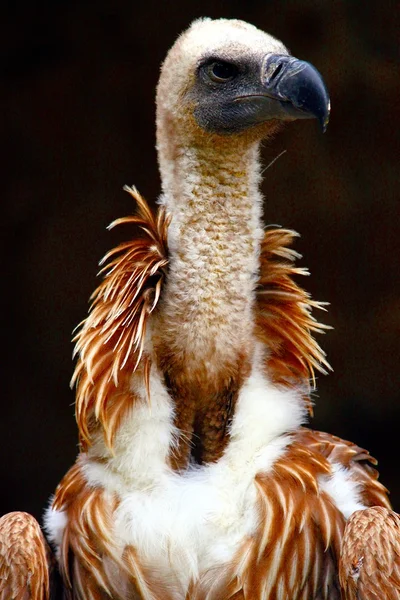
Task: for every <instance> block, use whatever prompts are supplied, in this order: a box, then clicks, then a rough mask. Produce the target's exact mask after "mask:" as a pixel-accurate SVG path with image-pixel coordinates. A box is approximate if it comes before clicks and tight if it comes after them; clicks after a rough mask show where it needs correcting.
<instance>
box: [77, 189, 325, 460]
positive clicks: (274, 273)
mask: <svg viewBox="0 0 400 600" xmlns="http://www.w3.org/2000/svg"><path fill="white" fill-rule="evenodd" d="M125 189H126V190H127V191H129V193H130V194H131V195H132V197H133V198H134V199H135V200H136V202H137V204H138V214H137V216H130V217H125V218H122V219H118V220H116V221H114V223H112V225H111V226H110V227H114V226H115V225H120V224H132V225H137V226H139V227H140V229H142V231H143V232H144V234H145V235H144V236H142V237H140V238H136V239H134V240H132V241H129V242H126V243H123V244H121V245H120V246H118V247H117V248H115V249H114V250H111V251H110V252H109V253H108V254H107V255H106V256H105V258H104V259H103V261H102V264H103V263H105V262H106V261H109V262H108V264H107V266H105V267H103V269H102V270H101V273H104V274H105V275H104V280H103V282H102V283H101V284H100V286H99V287H98V288H97V290H96V291H95V292H94V294H93V296H92V304H91V308H90V312H89V315H88V317H87V318H86V320H85V321H84V322H83V324H82V327H81V329H80V330H79V332H78V334H77V335H76V337H75V338H74V339H75V341H76V347H75V353H76V354H77V355H78V356H79V359H78V362H77V366H76V369H75V373H74V376H73V378H72V383H75V382H76V383H77V398H76V419H77V423H78V427H79V433H80V441H81V446H82V449H83V450H85V449H86V448H87V447H88V445H90V443H91V436H92V433H93V431H94V430H96V428H97V427H98V426H99V425H100V426H101V427H102V429H103V431H104V436H105V441H106V444H107V446H108V447H109V448H112V444H113V439H114V436H115V433H116V431H117V430H118V427H119V424H120V423H121V420H122V419H123V417H124V415H125V414H126V411H127V410H128V409H129V407H130V406H131V405H132V402H134V396H133V395H132V393H131V391H130V377H131V375H132V373H133V372H135V370H136V369H137V368H138V367H139V366H140V368H142V369H143V376H144V380H145V384H146V388H147V389H148V379H149V369H150V359H149V357H147V356H144V357H143V345H144V339H145V333H146V325H147V321H148V318H149V316H150V314H151V313H152V311H153V310H154V309H155V307H156V305H157V302H158V300H159V298H160V294H161V289H162V284H163V281H164V278H165V275H166V267H167V264H168V257H167V255H168V250H167V229H168V225H169V222H170V219H169V217H167V216H166V214H165V211H164V208H163V207H160V208H159V209H158V211H157V213H156V214H153V212H152V211H151V209H150V208H149V206H148V205H147V203H146V202H145V200H144V199H143V198H142V197H141V196H140V195H139V193H138V192H137V191H136V189H135V188H125ZM296 235H297V234H296V233H295V232H293V231H288V230H286V229H267V230H266V232H265V237H264V240H263V243H262V251H261V269H260V278H259V286H258V290H257V305H256V324H257V335H258V337H259V338H260V339H261V340H262V341H263V342H264V343H265V345H266V346H267V347H268V349H269V353H268V358H267V369H268V372H269V374H270V376H271V378H272V380H273V381H274V382H275V383H278V384H284V385H298V384H299V383H301V384H303V385H304V386H305V390H306V389H307V384H308V382H309V379H310V378H311V379H312V380H314V373H315V370H316V369H318V370H320V371H322V372H325V371H326V369H329V368H330V367H329V364H328V363H327V361H326V359H325V355H324V353H323V351H322V350H321V348H320V347H319V345H318V344H317V342H316V341H315V339H314V337H313V335H312V334H313V333H321V332H323V331H324V330H325V329H327V327H326V326H325V325H322V324H320V323H318V322H317V321H316V320H315V319H314V317H313V316H312V315H311V310H312V309H313V308H322V304H321V303H318V302H314V301H312V300H311V299H310V297H309V295H308V294H307V292H305V291H304V290H303V289H302V288H300V287H299V286H298V285H297V283H295V281H294V280H293V277H294V276H296V275H305V274H307V271H306V270H305V269H303V268H298V267H295V266H294V261H295V259H296V258H298V256H299V255H298V254H297V253H296V252H295V251H294V250H292V249H291V248H289V247H288V246H289V245H290V244H291V243H292V241H293V239H294V238H295V237H296Z"/></svg>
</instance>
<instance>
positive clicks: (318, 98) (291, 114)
mask: <svg viewBox="0 0 400 600" xmlns="http://www.w3.org/2000/svg"><path fill="white" fill-rule="evenodd" d="M254 91H255V90H253V92H252V93H251V94H249V95H247V96H245V95H243V96H241V97H237V98H236V101H237V102H239V103H241V104H242V103H244V104H247V105H248V110H249V111H251V112H252V114H253V119H255V120H256V122H258V123H260V122H263V121H267V120H270V119H279V120H293V119H312V118H316V119H318V121H319V123H320V126H321V129H322V131H325V130H326V128H327V125H328V121H329V112H330V101H329V96H328V92H327V89H326V87H325V84H324V80H323V79H322V76H321V75H320V73H319V72H318V71H317V69H316V68H315V67H313V65H311V64H310V63H308V62H305V61H303V60H298V59H297V58H294V57H293V56H287V55H284V54H267V56H266V57H265V59H264V62H263V66H262V69H261V85H260V86H259V87H258V90H257V91H256V92H255V93H254ZM250 104H251V108H250V106H249V105H250Z"/></svg>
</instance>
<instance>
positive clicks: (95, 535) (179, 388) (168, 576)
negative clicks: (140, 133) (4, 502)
mask: <svg viewBox="0 0 400 600" xmlns="http://www.w3.org/2000/svg"><path fill="white" fill-rule="evenodd" d="M329 108H330V107H329V98H328V94H327V91H326V88H325V85H324V83H323V80H322V78H321V76H320V74H319V73H318V71H317V70H316V69H315V68H314V67H313V66H312V65H310V64H309V63H307V62H303V61H301V60H298V59H297V58H294V57H293V56H291V55H290V54H289V52H288V50H287V49H286V48H285V46H284V45H283V44H282V43H281V42H280V41H278V40H276V39H274V38H273V37H271V36H270V35H268V34H266V33H264V32H262V31H259V30H258V29H256V28H255V27H253V26H252V25H249V24H247V23H244V22H242V21H237V20H224V19H221V20H209V19H201V20H197V21H195V22H194V23H193V24H192V25H191V26H190V28H189V29H188V30H187V31H186V32H185V33H184V34H183V35H181V36H180V37H179V38H178V40H177V41H176V43H175V44H174V46H173V47H172V49H171V50H170V51H169V53H168V55H167V58H166V60H165V62H164V64H163V66H162V70H161V76H160V81H159V85H158V89H157V150H158V157H159V166H160V172H161V178H162V194H161V196H160V200H159V208H158V211H157V213H156V214H153V212H152V211H151V210H150V208H149V207H148V206H147V204H146V203H145V201H144V200H143V199H142V198H141V196H140V195H139V193H138V192H137V191H136V190H135V189H134V188H127V189H128V191H129V193H130V194H131V195H132V196H133V198H134V199H135V200H136V203H137V207H138V212H137V214H136V215H135V216H131V217H127V218H123V219H119V220H118V221H116V222H115V223H114V224H124V225H125V226H126V225H136V226H139V228H141V230H142V235H141V236H140V237H139V238H137V237H135V238H134V239H133V240H132V241H128V242H127V243H125V244H122V245H121V246H119V247H117V248H116V249H114V250H112V251H111V252H110V253H109V254H108V255H107V256H106V257H105V266H104V267H103V281H102V283H101V284H100V286H99V287H98V289H97V290H96V292H95V293H94V295H93V299H92V300H93V301H92V305H91V309H90V312H89V315H88V317H87V318H86V320H85V321H84V322H83V324H82V326H81V328H80V329H79V332H78V334H77V335H76V354H77V366H76V370H75V375H74V378H73V381H74V383H75V384H76V389H77V396H76V419H77V424H78V428H79V434H80V453H79V456H78V458H77V461H76V464H75V465H74V466H73V467H72V468H71V469H70V471H69V472H68V473H67V474H66V476H65V477H64V479H63V480H62V481H61V483H60V484H59V486H58V488H57V490H56V492H55V495H54V498H53V499H52V502H51V507H50V508H49V509H48V511H47V513H46V517H45V528H46V531H47V535H48V539H49V541H50V543H51V545H52V547H53V549H54V552H55V557H56V559H57V562H58V569H59V572H60V574H61V578H62V581H63V587H64V597H65V598H72V599H73V600H100V599H101V600H106V599H107V598H108V599H110V598H112V599H114V600H127V599H132V600H133V599H135V600H137V599H141V600H189V599H191V600H206V599H207V600H229V599H232V600H233V599H235V600H328V599H329V600H336V599H337V600H339V598H340V597H341V593H342V591H343V594H344V596H343V597H344V598H347V599H355V598H359V599H371V600H372V599H375V600H378V598H379V600H383V599H384V598H385V599H389V598H390V599H391V600H393V599H394V598H400V592H399V590H400V585H399V570H400V556H399V550H400V543H399V518H398V516H397V515H396V514H395V513H393V512H392V511H391V510H390V506H389V503H388V499H387V494H386V490H385V488H384V487H383V486H382V485H381V484H380V483H379V482H378V480H377V473H376V471H375V470H374V468H373V465H374V464H375V461H374V459H373V458H371V457H370V456H369V454H368V452H366V451H365V450H362V449H361V448H359V447H357V446H356V445H354V444H352V443H350V442H346V441H343V440H341V439H339V438H336V437H333V436H332V435H329V434H327V433H320V432H315V431H312V430H311V429H308V428H306V427H305V426H304V425H305V423H306V422H307V417H308V413H309V407H310V401H309V395H310V389H311V388H312V385H313V378H314V370H316V369H317V370H320V371H323V370H327V369H328V368H329V365H328V364H327V362H326V359H325V357H324V353H323V352H322V351H321V349H320V348H319V346H318V344H317V343H316V341H315V340H314V338H313V334H314V333H318V332H320V331H321V330H323V329H324V326H323V325H321V324H319V323H318V322H317V321H316V320H315V318H314V317H313V316H312V314H311V311H312V310H313V309H318V308H319V307H320V305H319V304H318V303H316V302H314V301H312V300H311V299H310V298H309V296H308V294H307V293H306V292H305V291H303V289H301V287H299V286H298V284H297V283H296V282H295V281H294V278H295V279H297V276H300V275H302V274H304V272H305V271H304V269H302V268H299V267H297V266H296V265H295V261H296V258H297V254H296V252H295V251H294V250H293V249H292V248H291V243H292V241H293V238H294V237H295V235H296V234H295V233H294V232H292V231H288V230H285V229H280V228H277V227H274V228H266V229H264V223H263V221H262V204H263V198H262V195H261V193H260V180H261V166H260V159H259V146H260V142H261V140H263V139H265V138H271V137H272V135H273V134H274V133H275V132H276V130H277V129H278V128H279V126H280V125H279V124H280V123H281V122H283V121H290V120H293V119H299V118H302V119H304V118H305V119H307V118H316V119H317V120H318V121H319V123H320V125H321V127H322V129H325V128H326V125H327V123H328V117H329ZM369 507H375V508H369ZM347 520H349V521H348V526H347V527H346V521H347ZM0 535H1V540H0V552H1V558H0V560H1V566H0V576H1V577H2V580H1V583H0V589H1V593H0V598H1V600H5V599H7V600H10V598H21V599H35V600H38V599H40V600H44V599H45V598H48V595H49V592H48V590H49V581H48V579H49V575H48V569H47V563H48V560H49V559H48V550H47V548H46V544H45V541H44V538H43V536H42V534H41V532H40V529H39V528H38V526H37V524H36V523H35V522H34V521H33V520H32V518H31V517H29V516H27V515H24V514H23V513H11V514H10V515H6V516H5V517H3V519H2V525H1V534H0ZM341 552H342V554H341ZM341 557H342V558H341Z"/></svg>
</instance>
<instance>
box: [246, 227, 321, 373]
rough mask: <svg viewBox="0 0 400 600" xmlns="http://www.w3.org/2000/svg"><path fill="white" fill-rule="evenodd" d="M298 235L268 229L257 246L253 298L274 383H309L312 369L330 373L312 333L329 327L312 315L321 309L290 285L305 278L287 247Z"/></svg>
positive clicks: (302, 270) (259, 331) (287, 231)
mask: <svg viewBox="0 0 400 600" xmlns="http://www.w3.org/2000/svg"><path fill="white" fill-rule="evenodd" d="M296 236H297V234H296V233H295V232H294V231H289V230H287V229H267V230H266V232H265V235H264V240H263V243H262V247H261V269H260V279H259V288H258V294H257V315H256V322H257V329H258V333H259V336H260V338H261V339H262V341H263V342H264V343H265V344H266V346H267V347H268V348H269V355H268V359H267V368H268V372H269V373H270V375H271V377H272V379H273V380H274V381H275V382H276V383H280V384H284V385H293V383H299V382H300V383H302V384H308V381H309V379H310V378H311V380H312V381H314V373H315V370H318V371H321V372H326V370H329V369H330V366H329V364H328V362H327V361H326V358H325V354H324V352H323V351H322V350H321V348H320V347H319V345H318V344H317V342H316V341H315V339H314V337H313V333H323V332H324V331H325V330H326V329H329V327H327V326H326V325H322V324H321V323H318V322H317V321H316V320H315V319H314V317H313V316H312V314H311V311H312V309H313V308H319V309H322V308H323V303H320V302H314V301H313V300H311V299H310V296H309V294H308V293H307V292H305V291H304V290H303V289H302V288H301V287H299V286H298V285H297V283H296V282H295V281H294V279H293V278H294V277H295V276H297V275H307V274H308V271H307V270H306V269H304V268H298V267H296V266H295V264H294V263H295V260H296V259H297V258H299V257H300V255H299V254H298V253H297V252H295V251H294V250H293V249H291V248H290V247H289V246H290V245H291V244H292V242H293V240H294V238H295V237H296Z"/></svg>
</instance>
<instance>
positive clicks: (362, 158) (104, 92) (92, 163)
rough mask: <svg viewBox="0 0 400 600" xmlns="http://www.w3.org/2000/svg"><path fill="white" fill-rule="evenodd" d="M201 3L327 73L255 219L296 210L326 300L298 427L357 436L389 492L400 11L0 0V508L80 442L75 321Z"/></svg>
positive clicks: (29, 496) (398, 303)
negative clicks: (328, 104) (314, 112)
mask: <svg viewBox="0 0 400 600" xmlns="http://www.w3.org/2000/svg"><path fill="white" fill-rule="evenodd" d="M199 16H211V17H237V18H242V19H244V20H248V21H250V22H252V23H254V24H255V25H257V26H258V27H260V28H261V29H264V30H266V31H268V32H269V33H271V34H273V35H274V36H276V37H278V38H280V39H282V41H283V42H284V43H285V44H286V45H287V46H288V47H289V48H290V49H291V51H292V53H293V54H294V55H295V56H297V57H299V58H302V59H306V60H309V61H311V62H312V63H313V64H314V65H315V66H316V67H317V68H318V69H319V70H320V71H321V72H322V73H323V75H324V78H325V80H326V83H327V85H328V88H329V90H330V94H331V99H332V115H331V122H330V125H329V128H328V131H327V133H326V134H325V135H322V134H321V133H320V132H319V131H318V127H317V124H316V123H314V122H297V123H293V124H291V125H289V126H287V127H286V128H285V130H284V131H283V132H282V133H280V134H279V136H278V137H277V138H276V139H275V140H274V141H273V142H272V143H269V145H268V147H267V146H265V147H264V151H263V153H264V162H265V164H266V165H267V164H268V163H269V162H270V161H271V160H272V159H273V158H274V157H276V156H277V155H278V154H279V153H280V152H281V151H282V150H287V152H286V153H285V154H284V155H283V156H281V158H280V159H279V160H278V161H277V162H276V163H274V164H273V165H272V166H271V167H270V168H269V169H267V170H266V171H265V180H264V183H263V191H264V194H265V198H266V202H265V219H266V222H268V223H279V224H281V225H283V226H286V227H292V228H294V229H296V230H297V231H299V232H300V233H301V235H302V237H301V238H300V240H299V241H298V242H297V245H296V249H297V250H299V251H300V252H301V253H302V254H303V256H304V259H303V261H302V263H301V264H302V265H307V266H308V267H309V268H310V270H311V273H312V276H311V278H308V279H306V280H305V281H304V284H305V285H306V287H307V289H308V290H309V291H310V292H311V293H312V295H313V297H314V298H316V299H319V300H325V301H329V302H330V303H331V306H330V308H329V312H328V314H327V315H325V314H323V315H321V316H322V318H323V320H324V321H325V322H327V323H329V324H330V325H332V326H333V327H334V330H333V331H331V332H329V333H328V334H327V335H326V336H325V337H324V338H323V339H322V340H320V341H321V342H322V344H323V347H324V348H325V350H326V351H327V353H328V358H329V360H330V362H331V363H332V365H333V367H334V372H333V373H332V374H331V375H330V376H329V377H323V376H321V377H319V378H318V394H317V395H316V397H315V401H316V407H315V419H314V421H313V426H314V427H318V428H321V429H324V430H327V431H330V432H333V433H336V434H337V435H340V436H342V437H345V438H348V439H352V440H353V441H356V442H357V443H359V444H360V445H362V446H364V447H367V448H368V449H369V450H370V451H371V453H373V454H374V455H375V456H376V457H377V458H378V459H379V464H380V471H381V479H382V481H383V482H384V483H385V484H386V485H387V486H388V487H389V488H390V489H391V491H392V500H393V503H394V506H395V507H397V509H398V510H399V509H400V480H399V477H398V466H397V449H398V438H399V436H400V434H399V417H400V402H399V384H400V377H399V358H400V354H399V348H400V344H399V328H400V274H399V267H398V264H399V250H400V228H399V220H400V214H399V195H398V190H399V165H398V162H399V149H400V148H399V137H398V135H397V129H398V124H399V112H400V96H399V72H398V68H399V64H398V56H397V49H398V39H399V31H400V28H399V22H398V17H399V11H398V8H396V3H395V2H390V1H386V2H374V1H369V2H364V1H361V0H360V1H358V2H357V1H350V0H349V1H342V2H341V1H332V2H328V1H326V2H324V1H322V0H318V1H317V0H316V1H314V2H311V1H307V0H291V1H283V0H271V1H268V0H265V1H264V2H260V1H251V0H246V2H244V1H243V0H242V2H235V1H231V2H222V1H215V0H214V1H209V0H203V1H202V2H188V1H183V0H182V1H177V0H176V1H174V2H165V3H161V2H153V1H151V0H150V1H146V2H141V3H140V4H139V3H136V4H134V3H133V2H132V1H131V0H130V1H129V2H128V1H125V0H115V1H113V2H112V1H111V0H109V1H98V2H95V3H94V2H93V3H92V2H85V1H83V2H80V3H74V2H61V1H56V0H53V1H52V2H51V3H50V2H18V1H17V0H15V1H14V2H10V3H8V5H7V4H6V5H2V8H1V19H0V48H1V50H0V62H1V88H2V89H1V105H0V106H1V110H0V127H1V135H0V140H1V150H2V158H1V161H0V165H1V197H2V203H1V206H2V215H1V216H2V219H1V222H2V235H1V243H2V249H1V259H2V274H1V276H2V290H1V294H0V297H1V303H2V306H1V315H2V322H3V327H2V341H3V344H2V345H3V352H2V354H3V358H2V359H1V364H2V368H3V373H2V379H1V381H2V383H3V386H2V393H1V401H2V405H1V420H0V440H1V442H0V443H1V461H0V481H1V494H0V514H1V513H4V512H7V511H10V510H27V511H30V512H32V513H33V514H34V515H35V516H36V517H40V516H41V513H42V511H43V508H44V506H45V505H46V503H47V498H48V497H49V495H50V494H51V493H52V491H53V490H54V488H55V486H56V485H57V483H58V481H59V480H60V478H61V477H62V475H63V474H64V472H65V471H66V470H67V469H68V468H69V466H70V465H71V464H72V463H73V461H74V459H75V455H76V453H77V435H76V427H75V422H74V417H73V406H72V404H73V400H74V396H73V392H72V391H71V390H70V389H69V385H68V384H69V379H70V376H71V374H72V369H73V363H72V360H71V353H72V345H71V341H70V340H71V332H72V329H73V328H74V326H76V325H77V323H78V322H79V321H81V320H82V319H83V318H84V316H85V314H86V311H87V306H88V298H89V295H90V293H91V292H92V291H93V289H94V287H95V285H96V278H95V275H96V272H97V262H98V260H99V259H100V258H101V257H102V256H103V254H104V253H105V252H106V250H108V249H109V248H110V247H112V246H114V245H115V244H116V243H117V242H118V241H119V240H120V239H122V238H119V237H118V236H120V235H125V236H126V235H127V231H126V230H124V231H123V232H111V233H109V232H107V231H106V226H107V225H108V223H109V222H110V221H112V220H113V219H114V218H116V217H118V216H123V215H125V214H128V213H130V212H132V209H133V205H132V203H131V200H130V198H129V196H128V195H127V194H125V193H124V192H122V186H123V185H124V184H133V183H134V184H135V185H136V186H137V187H138V188H139V190H140V191H141V192H142V194H144V195H145V196H146V197H147V198H148V199H149V200H154V199H156V197H157V195H158V193H159V189H160V184H159V175H158V170H157V163H156V153H155V148H154V133H155V131H154V92H155V85H156V82H157V78H158V72H159V65H160V62H161V61H162V60H163V58H164V56H165V53H166V51H167V49H168V48H169V46H170V45H171V44H172V43H173V41H174V39H175V38H176V36H177V34H178V33H180V32H181V31H182V30H183V29H185V28H186V27H187V25H188V24H189V23H190V21H191V20H192V19H194V18H197V17H199Z"/></svg>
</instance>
